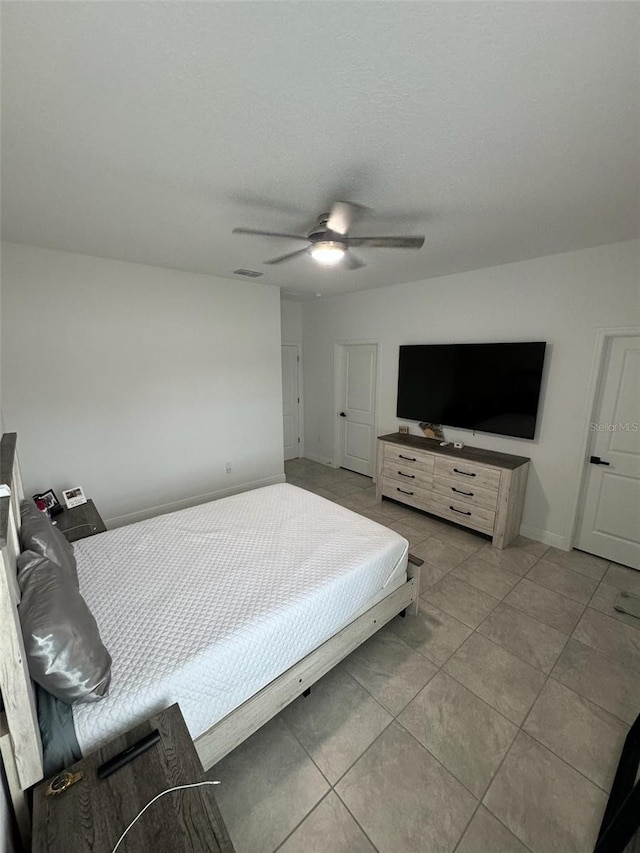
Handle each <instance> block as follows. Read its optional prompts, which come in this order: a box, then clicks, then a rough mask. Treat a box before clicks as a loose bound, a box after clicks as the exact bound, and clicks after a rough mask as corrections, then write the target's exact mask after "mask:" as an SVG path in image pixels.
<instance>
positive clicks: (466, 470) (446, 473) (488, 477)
mask: <svg viewBox="0 0 640 853" xmlns="http://www.w3.org/2000/svg"><path fill="white" fill-rule="evenodd" d="M434 473H435V474H437V475H438V476H440V477H447V478H449V479H450V480H457V481H458V482H460V483H467V484H470V483H473V485H474V486H479V487H480V488H481V489H493V491H496V492H497V491H498V488H499V487H500V471H497V470H496V469H495V468H487V467H486V466H485V465H477V464H476V463H475V462H467V461H466V460H464V459H436V464H435V469H434Z"/></svg>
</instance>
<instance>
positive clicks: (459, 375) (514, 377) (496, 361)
mask: <svg viewBox="0 0 640 853" xmlns="http://www.w3.org/2000/svg"><path fill="white" fill-rule="evenodd" d="M545 346H546V344H545V343H541V342H539V341H538V342H534V343H528V342H525V343H506V344H430V345H419V346H401V347H400V363H399V369H398V408H397V416H398V417H399V418H406V419H407V420H413V421H429V422H431V423H436V424H444V425H446V426H453V427H461V428H463V429H473V430H477V431H478V432H492V433H498V434H499V435H511V436H516V437H517V438H533V437H534V435H535V429H536V416H537V413H538V400H539V397H540V382H541V380H542V367H543V364H544V351H545Z"/></svg>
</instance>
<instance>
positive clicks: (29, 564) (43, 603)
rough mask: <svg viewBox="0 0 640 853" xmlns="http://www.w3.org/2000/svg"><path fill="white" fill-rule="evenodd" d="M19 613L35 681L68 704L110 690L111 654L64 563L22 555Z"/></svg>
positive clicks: (90, 699) (93, 698)
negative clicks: (61, 567) (66, 571)
mask: <svg viewBox="0 0 640 853" xmlns="http://www.w3.org/2000/svg"><path fill="white" fill-rule="evenodd" d="M18 570H19V571H18V583H19V584H20V589H21V591H22V598H21V600H20V604H19V605H18V614H19V616H20V624H21V626H22V636H23V638H24V644H25V648H26V652H27V661H28V664H29V672H30V673H31V677H32V678H33V680H34V681H36V682H37V683H38V684H40V685H41V686H42V687H44V689H45V690H48V691H49V693H52V694H53V695H54V696H57V698H58V699H61V700H62V701H63V702H66V703H67V704H69V705H75V704H77V703H79V702H97V701H98V700H99V699H102V698H103V697H104V696H106V695H107V693H108V692H109V684H110V682H111V655H110V654H109V652H108V651H107V650H106V648H105V647H104V645H103V643H102V640H101V639H100V632H99V631H98V626H97V624H96V620H95V619H94V618H93V615H92V614H91V611H90V610H89V608H88V607H87V604H86V602H85V600H84V598H83V597H82V596H81V595H80V591H79V590H78V588H77V586H76V585H75V583H74V582H73V580H72V579H70V578H69V576H68V575H67V574H66V573H65V572H64V571H62V570H61V569H60V567H59V566H58V565H57V564H56V563H53V562H52V561H51V560H49V559H48V558H47V557H43V556H42V555H41V554H36V553H35V552H34V551H25V552H24V553H22V554H20V556H19V557H18Z"/></svg>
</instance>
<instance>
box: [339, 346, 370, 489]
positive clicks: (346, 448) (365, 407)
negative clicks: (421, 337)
mask: <svg viewBox="0 0 640 853" xmlns="http://www.w3.org/2000/svg"><path fill="white" fill-rule="evenodd" d="M377 355H378V347H377V345H376V344H349V345H345V346H343V347H342V383H341V385H342V393H341V408H340V413H339V415H338V421H339V423H338V431H339V435H340V454H339V459H338V462H339V464H340V467H341V468H348V469H349V470H350V471H357V472H358V474H365V475H366V476H367V477H372V476H373V471H374V465H375V460H374V451H375V441H376V435H375V408H376V364H377Z"/></svg>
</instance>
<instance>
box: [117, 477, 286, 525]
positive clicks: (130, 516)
mask: <svg viewBox="0 0 640 853" xmlns="http://www.w3.org/2000/svg"><path fill="white" fill-rule="evenodd" d="M284 482H285V476H284V474H275V475H274V476H273V477H265V479H264V480H254V481H253V482H251V483H241V484H239V485H237V486H231V488H229V489H219V490H218V491H216V492H208V493H207V494H204V495H195V496H194V497H191V498H183V499H182V500H179V501H173V502H171V503H168V504H158V505H157V506H150V507H147V508H146V509H141V510H138V511H137V512H129V513H127V514H126V515H117V516H115V518H107V519H105V524H106V526H107V529H109V530H111V529H113V528H114V527H124V526H125V525H127V524H133V523H134V522H136V521H144V520H145V519H146V518H155V516H157V515H165V514H166V513H167V512H175V510H177V509H186V508H187V507H190V506H197V505H198V504H204V503H208V502H209V501H216V500H218V498H226V497H229V495H238V494H240V493H241V492H249V491H251V489H259V488H260V487H261V486H273V485H274V484H275V483H284Z"/></svg>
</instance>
